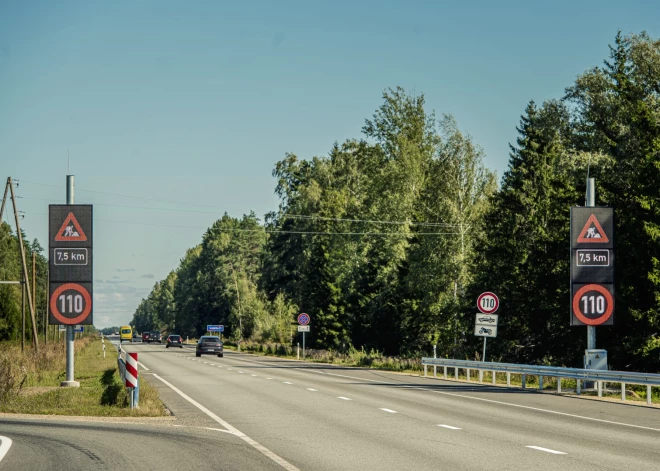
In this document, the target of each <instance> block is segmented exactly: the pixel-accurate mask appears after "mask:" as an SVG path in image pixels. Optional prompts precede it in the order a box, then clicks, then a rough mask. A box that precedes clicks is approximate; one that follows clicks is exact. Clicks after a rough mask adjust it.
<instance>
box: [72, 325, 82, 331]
mask: <svg viewBox="0 0 660 471" xmlns="http://www.w3.org/2000/svg"><path fill="white" fill-rule="evenodd" d="M73 331H74V332H84V331H85V327H84V326H82V325H77V326H75V327H74V328H73Z"/></svg>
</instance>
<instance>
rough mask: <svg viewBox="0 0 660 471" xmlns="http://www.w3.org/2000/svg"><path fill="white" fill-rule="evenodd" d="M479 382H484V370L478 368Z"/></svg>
mask: <svg viewBox="0 0 660 471" xmlns="http://www.w3.org/2000/svg"><path fill="white" fill-rule="evenodd" d="M484 338H485V337H484ZM479 382H480V383H483V382H484V370H479Z"/></svg>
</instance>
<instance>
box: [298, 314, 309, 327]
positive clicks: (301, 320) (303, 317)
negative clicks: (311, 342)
mask: <svg viewBox="0 0 660 471" xmlns="http://www.w3.org/2000/svg"><path fill="white" fill-rule="evenodd" d="M309 320H310V319H309V314H305V313H304V312H303V313H302V314H299V315H298V324H300V325H307V324H309Z"/></svg>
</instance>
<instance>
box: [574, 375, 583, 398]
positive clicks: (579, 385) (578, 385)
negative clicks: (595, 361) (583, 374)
mask: <svg viewBox="0 0 660 471" xmlns="http://www.w3.org/2000/svg"><path fill="white" fill-rule="evenodd" d="M575 392H576V393H577V395H578V396H579V395H580V393H581V392H582V380H579V379H578V380H576V390H575Z"/></svg>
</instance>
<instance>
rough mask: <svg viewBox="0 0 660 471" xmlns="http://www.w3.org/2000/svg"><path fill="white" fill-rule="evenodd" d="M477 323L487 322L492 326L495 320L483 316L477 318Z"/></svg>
mask: <svg viewBox="0 0 660 471" xmlns="http://www.w3.org/2000/svg"><path fill="white" fill-rule="evenodd" d="M479 322H489V323H491V324H492V323H493V322H495V318H494V317H490V316H483V317H480V318H479Z"/></svg>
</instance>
